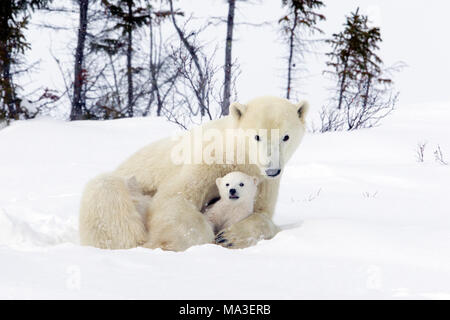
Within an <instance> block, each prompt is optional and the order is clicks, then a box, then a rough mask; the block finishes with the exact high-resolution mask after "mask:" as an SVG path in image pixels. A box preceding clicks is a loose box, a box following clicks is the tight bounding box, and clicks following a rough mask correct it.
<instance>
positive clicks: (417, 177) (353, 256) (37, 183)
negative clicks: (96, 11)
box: [0, 103, 450, 299]
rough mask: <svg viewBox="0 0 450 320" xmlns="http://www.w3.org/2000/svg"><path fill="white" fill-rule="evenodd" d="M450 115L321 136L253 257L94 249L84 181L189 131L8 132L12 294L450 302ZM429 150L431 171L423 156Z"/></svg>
mask: <svg viewBox="0 0 450 320" xmlns="http://www.w3.org/2000/svg"><path fill="white" fill-rule="evenodd" d="M449 119H450V105H449V104H447V103H443V104H432V105H431V104H430V105H413V106H402V107H401V108H400V109H399V110H397V111H396V112H395V113H394V114H393V115H392V116H391V117H390V118H388V119H387V120H386V121H385V122H384V123H383V125H382V126H380V127H378V128H373V129H366V130H360V131H357V132H341V133H328V134H309V135H307V136H306V137H305V139H304V142H303V144H302V146H301V147H300V149H299V150H298V151H297V153H296V154H295V155H294V157H293V159H292V160H291V162H290V163H289V166H288V167H287V168H286V172H285V175H284V177H283V180H282V185H281V190H280V197H279V201H278V206H277V212H276V215H275V222H276V223H277V224H278V225H280V226H281V227H282V229H283V230H282V232H280V233H279V234H278V235H277V236H276V237H275V238H274V239H272V240H270V241H263V242H260V243H259V244H258V245H256V246H254V247H251V248H248V249H243V250H228V249H224V248H222V247H219V246H215V245H204V246H197V247H193V248H191V249H189V250H187V251H186V252H182V253H173V252H164V251H161V250H149V249H144V248H136V249H131V250H117V251H108V250H100V249H96V248H90V247H81V246H80V245H79V239H78V208H79V200H80V196H81V192H82V189H83V186H84V184H85V183H86V182H87V181H88V180H89V179H90V178H91V177H93V176H95V175H97V174H98V173H101V172H105V171H109V170H112V169H114V168H115V167H116V166H117V165H118V164H119V163H121V162H122V161H123V160H124V159H126V157H127V156H129V155H130V154H131V153H132V152H134V151H135V150H137V149H139V148H140V147H142V146H144V145H145V144H147V143H149V142H151V141H153V140H155V139H158V138H161V137H164V136H167V135H170V134H172V133H175V132H176V131H178V128H177V127H176V126H175V125H173V124H169V123H167V122H165V121H164V120H162V119H155V118H145V119H143V118H137V119H124V120H114V121H102V122H92V121H85V122H71V123H69V122H63V121H57V120H51V119H39V120H32V121H19V122H15V123H14V124H13V125H11V126H10V127H7V128H5V129H3V130H0V150H2V151H1V157H0V181H1V183H0V261H1V263H0V298H7V299H13V298H32V299H37V298H44V299H46V298H57V299H66V298H75V299H78V298H114V299H115V298H137V299H141V298H149V299H150V298H153V299H155V298H158V299H164V298H172V299H198V298H203V299H212V298H224V299H228V298H235V299H241V298H254V299H263V298H264V299H291V298H309V299H314V298H343V299H348V298H357V299H368V298H377V299H384V298H398V299H403V298H407V299H416V298H425V299H450V255H449V252H450V209H449V206H448V198H447V197H448V190H450V166H445V165H441V164H439V163H437V162H435V160H434V154H433V151H434V150H435V149H436V148H437V146H438V145H440V147H441V149H442V151H443V153H444V156H446V157H447V160H450V141H449V139H448V137H449V136H450V126H449ZM423 141H427V147H426V150H425V162H423V163H419V162H417V160H416V156H415V152H416V149H417V144H418V143H419V142H423Z"/></svg>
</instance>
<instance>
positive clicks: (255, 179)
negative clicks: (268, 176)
mask: <svg viewBox="0 0 450 320" xmlns="http://www.w3.org/2000/svg"><path fill="white" fill-rule="evenodd" d="M252 178H253V183H254V184H255V186H257V185H258V184H259V183H260V182H261V179H260V178H259V177H258V176H253V177H252Z"/></svg>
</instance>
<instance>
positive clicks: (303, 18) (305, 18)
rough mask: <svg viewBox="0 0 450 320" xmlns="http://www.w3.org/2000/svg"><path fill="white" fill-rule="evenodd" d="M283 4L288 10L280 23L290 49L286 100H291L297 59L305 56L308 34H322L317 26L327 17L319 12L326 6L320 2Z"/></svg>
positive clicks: (284, 0) (306, 0) (286, 0)
mask: <svg viewBox="0 0 450 320" xmlns="http://www.w3.org/2000/svg"><path fill="white" fill-rule="evenodd" d="M282 4H283V6H285V7H287V10H288V12H287V14H286V15H285V16H284V17H282V18H281V19H280V20H279V23H280V25H281V27H282V31H283V36H284V37H285V38H286V40H287V42H288V47H289V54H288V68H287V85H286V98H287V99H289V98H290V97H291V94H292V79H293V77H294V74H293V73H294V72H293V71H294V68H295V66H296V62H295V58H296V57H298V56H302V55H303V51H302V50H303V49H305V44H306V34H307V33H309V34H314V33H315V32H319V33H322V30H320V29H319V28H318V27H317V24H318V22H319V21H322V20H325V16H324V15H322V14H320V13H318V12H317V10H319V9H321V8H322V7H323V6H324V3H323V2H322V1H319V0H282Z"/></svg>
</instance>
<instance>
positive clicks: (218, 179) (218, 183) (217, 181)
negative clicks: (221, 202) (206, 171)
mask: <svg viewBox="0 0 450 320" xmlns="http://www.w3.org/2000/svg"><path fill="white" fill-rule="evenodd" d="M221 182H222V178H217V179H216V185H217V186H218V187H220V183H221Z"/></svg>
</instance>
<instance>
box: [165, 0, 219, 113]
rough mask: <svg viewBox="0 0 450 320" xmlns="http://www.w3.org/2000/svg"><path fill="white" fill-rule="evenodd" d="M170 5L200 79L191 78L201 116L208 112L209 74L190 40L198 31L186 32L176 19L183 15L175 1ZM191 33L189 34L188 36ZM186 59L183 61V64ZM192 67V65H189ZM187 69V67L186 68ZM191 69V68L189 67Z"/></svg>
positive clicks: (179, 35) (177, 29)
mask: <svg viewBox="0 0 450 320" xmlns="http://www.w3.org/2000/svg"><path fill="white" fill-rule="evenodd" d="M169 5H170V12H171V13H172V15H171V16H172V24H173V26H174V28H175V31H176V32H177V34H178V37H179V39H180V41H181V43H182V45H183V46H184V48H185V49H186V51H187V52H188V54H189V56H190V58H191V61H192V63H193V66H194V69H195V70H196V73H197V76H198V80H197V81H195V83H194V80H193V79H191V80H190V82H191V88H192V89H193V91H194V94H195V96H196V98H197V102H198V105H199V108H200V114H201V116H202V117H203V116H205V114H206V113H207V111H208V110H209V109H208V106H207V104H208V103H207V99H208V94H207V90H206V88H207V85H208V76H207V74H206V73H205V70H204V67H203V66H202V64H201V61H200V57H199V54H198V51H199V50H198V48H196V46H195V45H194V44H193V43H191V42H190V41H189V39H188V38H189V36H192V35H195V34H196V33H195V32H193V33H186V32H185V30H183V29H182V28H180V27H179V26H178V23H177V21H176V15H182V14H181V13H180V12H179V11H175V10H174V9H173V1H172V0H169ZM188 35H189V36H188ZM184 62H185V61H183V64H185V63H184ZM189 67H190V66H189ZM185 69H186V68H185ZM189 69H190V68H189ZM208 116H209V118H210V119H211V114H208Z"/></svg>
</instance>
